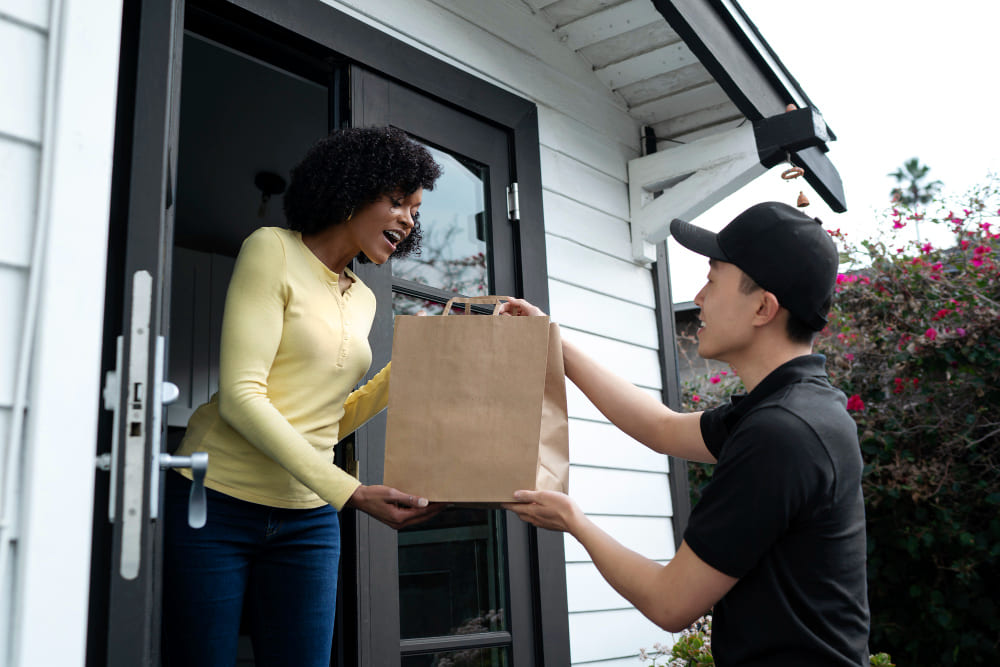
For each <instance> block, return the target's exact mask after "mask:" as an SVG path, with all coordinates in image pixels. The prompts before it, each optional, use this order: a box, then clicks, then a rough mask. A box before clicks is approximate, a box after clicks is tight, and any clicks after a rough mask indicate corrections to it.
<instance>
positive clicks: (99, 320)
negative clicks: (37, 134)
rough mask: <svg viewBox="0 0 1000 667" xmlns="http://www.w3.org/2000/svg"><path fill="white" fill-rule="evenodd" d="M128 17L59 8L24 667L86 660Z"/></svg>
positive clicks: (117, 6) (16, 661) (67, 2)
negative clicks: (123, 35)
mask: <svg viewBox="0 0 1000 667" xmlns="http://www.w3.org/2000/svg"><path fill="white" fill-rule="evenodd" d="M121 15H122V2H121V0H108V1H106V2H99V3H93V2H91V0H56V1H55V2H53V3H52V17H51V31H50V33H49V39H50V48H49V66H48V71H47V72H46V79H47V81H46V87H45V96H46V99H45V116H46V117H45V120H44V126H45V130H44V133H43V141H42V166H41V177H40V182H39V202H38V213H37V217H38V219H37V229H36V231H35V233H36V234H42V235H43V237H42V238H41V239H39V240H40V243H41V248H40V261H39V262H38V263H37V264H33V266H32V271H34V272H36V275H37V292H36V296H35V298H36V299H37V305H38V319H37V324H36V326H35V331H34V349H33V350H32V353H31V363H30V368H31V371H30V391H29V393H28V405H29V410H28V412H27V419H26V422H25V430H24V447H25V459H24V477H23V481H22V493H21V498H20V505H21V522H20V528H21V530H20V544H19V549H18V562H17V567H18V573H17V575H18V579H19V584H20V586H19V590H18V591H17V597H16V598H15V602H14V604H15V613H16V621H15V626H14V629H13V630H14V637H13V640H14V644H13V646H12V649H13V650H12V656H11V657H12V660H13V662H12V663H11V664H12V665H15V666H17V667H28V666H34V665H60V666H65V667H74V666H77V665H79V666H82V665H83V664H84V662H85V656H86V641H87V618H88V596H89V590H90V552H91V540H92V534H91V530H92V525H93V520H92V517H93V510H94V477H95V473H94V453H95V443H96V438H97V406H98V405H99V401H98V396H99V393H100V370H101V348H102V345H101V341H102V333H103V332H102V329H103V319H104V315H103V314H104V291H105V280H106V275H105V273H106V251H107V239H108V216H109V210H110V200H111V196H110V193H111V170H112V157H113V149H114V133H115V105H116V101H117V84H118V65H119V57H120V53H119V44H120V32H121ZM11 444H12V445H13V446H18V444H19V443H11Z"/></svg>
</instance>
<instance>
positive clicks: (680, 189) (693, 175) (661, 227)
mask: <svg viewBox="0 0 1000 667" xmlns="http://www.w3.org/2000/svg"><path fill="white" fill-rule="evenodd" d="M765 171H767V170H766V169H765V168H764V167H763V165H761V163H760V157H759V155H758V153H757V142H756V139H755V136H754V128H753V125H752V124H750V123H747V124H745V125H742V126H740V127H737V128H735V129H732V130H729V131H727V132H722V133H719V134H715V135H712V136H709V137H705V138H704V139H699V140H698V141H695V142H692V143H690V144H685V145H683V146H678V147H677V148H672V149H670V150H667V151H661V152H658V153H652V154H650V155H645V156H643V157H639V158H635V159H634V160H629V163H628V192H629V208H630V215H631V227H632V257H633V259H634V260H635V261H636V262H639V263H644V264H648V263H650V262H652V261H654V260H655V258H656V254H655V250H654V246H655V244H657V243H659V242H661V241H664V240H665V239H666V238H667V237H668V236H670V221H671V220H673V219H674V218H680V219H682V220H686V221H689V222H690V221H691V220H693V219H694V218H695V217H697V216H698V215H700V214H702V213H704V212H705V211H706V210H708V209H709V208H711V207H712V206H714V205H715V204H717V203H718V202H720V201H722V200H723V199H725V198H726V197H728V196H729V195H731V194H732V193H734V192H736V191H737V190H739V189H740V188H742V187H743V186H744V185H746V184H747V183H749V182H750V181H752V180H753V179H755V178H757V177H758V176H760V175H761V174H763V173H764V172H765ZM657 192H662V194H661V195H660V196H658V197H654V195H655V193H657Z"/></svg>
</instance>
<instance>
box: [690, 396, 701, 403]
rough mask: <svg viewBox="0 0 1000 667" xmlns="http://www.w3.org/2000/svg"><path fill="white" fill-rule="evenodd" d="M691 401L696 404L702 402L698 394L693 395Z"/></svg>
mask: <svg viewBox="0 0 1000 667" xmlns="http://www.w3.org/2000/svg"><path fill="white" fill-rule="evenodd" d="M691 400H692V401H694V402H695V403H697V402H698V401H700V400H701V396H699V395H698V394H695V395H693V396H692V397H691Z"/></svg>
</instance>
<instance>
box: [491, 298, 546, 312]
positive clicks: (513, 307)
mask: <svg viewBox="0 0 1000 667" xmlns="http://www.w3.org/2000/svg"><path fill="white" fill-rule="evenodd" d="M500 314H501V315H534V316H538V315H545V313H544V312H542V309H541V308H539V307H538V306H536V305H533V304H531V303H528V302H527V301H525V300H524V299H510V300H508V301H507V302H506V303H504V304H501V305H500Z"/></svg>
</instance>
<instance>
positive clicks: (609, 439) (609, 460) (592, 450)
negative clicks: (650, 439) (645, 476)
mask: <svg viewBox="0 0 1000 667" xmlns="http://www.w3.org/2000/svg"><path fill="white" fill-rule="evenodd" d="M569 460H570V461H571V462H572V463H574V464H576V465H586V466H594V467H600V468H619V469H622V470H644V471H647V472H660V473H665V472H667V457H666V456H664V455H663V454H660V453H658V452H654V451H653V450H652V449H650V448H649V447H646V446H645V445H643V444H641V443H640V442H639V441H637V440H633V439H632V438H631V437H629V436H628V435H626V434H625V432H624V431H621V430H620V429H619V428H618V427H617V426H613V425H612V424H604V423H600V422H592V421H581V420H579V419H570V420H569Z"/></svg>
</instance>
